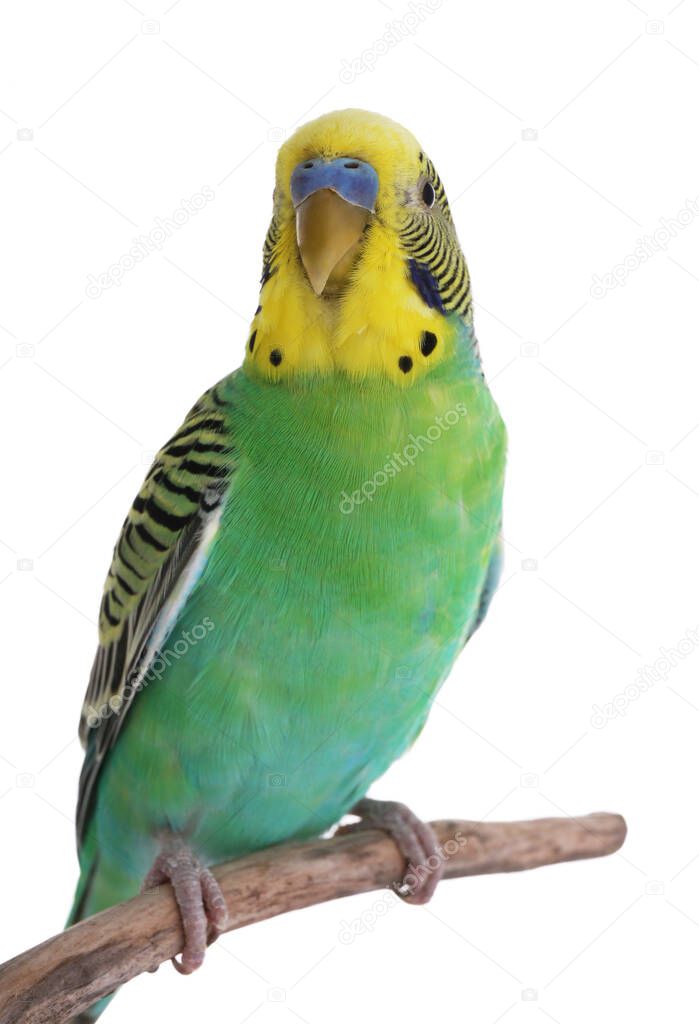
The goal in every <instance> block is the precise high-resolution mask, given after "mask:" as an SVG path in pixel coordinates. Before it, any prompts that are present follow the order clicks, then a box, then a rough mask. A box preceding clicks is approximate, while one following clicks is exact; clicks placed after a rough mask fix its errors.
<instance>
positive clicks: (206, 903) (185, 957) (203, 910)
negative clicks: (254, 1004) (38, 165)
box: [141, 836, 228, 974]
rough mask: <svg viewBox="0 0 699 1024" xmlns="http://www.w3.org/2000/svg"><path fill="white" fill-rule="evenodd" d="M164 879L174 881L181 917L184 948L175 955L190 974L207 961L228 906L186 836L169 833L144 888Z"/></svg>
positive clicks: (179, 967) (177, 965)
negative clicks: (190, 846) (206, 958)
mask: <svg viewBox="0 0 699 1024" xmlns="http://www.w3.org/2000/svg"><path fill="white" fill-rule="evenodd" d="M163 882H170V884H171V885H172V888H173V891H174V894H175V899H176V900H177V906H178V907H179V911H180V917H181V919H182V930H183V932H184V948H183V949H182V953H181V955H180V959H179V960H177V958H176V957H173V958H172V963H173V966H174V967H175V968H176V970H177V971H179V973H180V974H191V973H192V971H196V969H197V968H198V967H201V965H202V963H203V962H204V955H205V953H206V947H207V945H208V944H209V943H211V942H214V940H215V939H217V938H218V936H219V935H220V934H221V932H223V931H224V930H225V928H226V925H227V923H228V910H227V908H226V901H225V899H224V898H223V893H222V892H221V887H220V886H219V884H218V882H217V881H216V879H215V878H214V876H213V874H212V873H211V871H209V869H208V868H207V867H205V866H204V865H203V864H202V863H201V862H200V861H199V860H198V858H197V857H196V856H195V855H194V854H193V853H192V851H191V849H190V848H189V846H188V845H187V844H186V843H185V842H184V840H183V839H181V838H179V837H177V836H169V837H168V838H167V839H166V840H165V841H164V842H163V845H162V848H161V850H160V853H159V854H158V856H157V857H156V858H155V860H154V862H153V866H152V867H151V869H150V871H149V872H148V874H147V876H146V878H145V881H144V882H143V886H142V889H141V891H142V892H145V891H147V890H148V889H152V888H154V887H155V886H158V885H162V883H163Z"/></svg>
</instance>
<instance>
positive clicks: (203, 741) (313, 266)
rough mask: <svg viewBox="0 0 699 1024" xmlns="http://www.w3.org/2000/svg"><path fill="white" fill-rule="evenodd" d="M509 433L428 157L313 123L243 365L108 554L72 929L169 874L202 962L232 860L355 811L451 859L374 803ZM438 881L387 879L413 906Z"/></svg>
mask: <svg viewBox="0 0 699 1024" xmlns="http://www.w3.org/2000/svg"><path fill="white" fill-rule="evenodd" d="M505 448H506V438H505V429H504V426H503V423H502V420H501V418H500V415H499V413H498V409H497V407H496V405H495V403H494V401H493V399H492V397H491V395H490V392H489V390H488V387H487V385H486V383H485V381H484V377H483V373H482V370H481V363H480V356H479V351H478V346H477V343H476V339H475V336H474V332H473V325H472V301H471V286H470V280H469V275H468V270H467V267H466V262H465V260H464V256H463V254H462V251H461V248H460V245H459V242H458V239H457V235H456V231H455V228H454V224H453V221H452V217H451V213H450V210H449V206H448V203H447V198H446V194H445V191H444V187H443V185H442V183H441V181H440V178H439V176H438V175H437V172H436V170H435V168H434V165H433V164H432V162H431V161H430V160H429V158H428V157H427V156H426V154H425V153H424V152H423V151H422V149H421V148H420V146H419V144H418V142H417V141H416V140H415V138H414V137H413V136H412V135H411V134H410V133H409V132H408V131H406V130H405V129H404V128H402V127H401V126H400V125H398V124H396V123H394V122H393V121H390V120H388V119H387V118H385V117H382V116H379V115H377V114H372V113H367V112H365V111H361V110H344V111H339V112H336V113H332V114H327V115H324V116H323V117H320V118H318V119H316V120H314V121H312V122H311V123H309V124H307V125H305V126H303V127H302V128H301V129H299V131H297V132H296V133H295V134H294V135H293V137H292V138H290V139H289V140H288V141H287V142H285V144H284V145H283V146H282V147H281V149H280V152H279V156H278V161H277V173H276V187H275V192H274V210H273V216H272V222H271V225H270V228H269V231H268V234H267V237H266V240H265V245H264V254H263V273H262V285H261V292H260V298H259V305H258V307H257V310H256V312H255V315H254V318H253V320H252V324H251V328H250V332H249V334H248V336H247V339H246V351H245V359H244V363H243V366H242V367H241V368H240V369H238V370H236V371H235V372H233V373H231V374H230V375H229V376H227V377H224V379H223V380H221V381H219V382H218V383H217V384H216V385H214V386H213V387H212V388H210V389H209V390H208V391H207V392H206V393H205V394H204V395H203V396H202V398H200V399H199V401H198V402H197V403H196V405H194V406H193V408H192V409H191V410H190V412H189V413H188V414H187V416H186V418H185V420H184V422H183V423H182V425H181V426H180V427H179V429H178V430H177V431H176V432H175V433H174V435H173V436H172V437H171V439H170V440H169V441H168V442H167V444H166V445H165V446H164V447H163V448H162V449H161V450H160V451H159V452H158V454H157V455H156V457H155V461H154V462H153V465H152V467H151V468H150V471H149V472H148V475H147V477H146V479H145V481H144V483H143V485H142V487H141V489H140V491H139V493H138V495H137V497H136V499H135V501H134V502H133V505H132V506H131V509H130V510H129V513H128V515H127V517H126V520H125V522H124V525H123V528H122V530H121V534H120V536H119V538H118V540H117V543H116V547H115V548H114V553H113V557H112V562H111V567H110V569H109V574H108V576H107V580H106V584H105V588H104V594H103V598H102V604H101V609H100V623H99V646H98V649H97V654H96V657H95V661H94V665H93V668H92V673H91V676H90V681H89V685H88V689H87V695H86V698H85V703H84V707H83V712H82V719H81V725H80V735H81V739H82V742H83V744H84V747H85V761H84V766H83V770H82V774H81V778H80V792H79V799H78V812H77V827H78V849H79V859H80V871H81V873H80V879H79V882H78V886H77V891H76V895H75V901H74V904H73V908H72V911H71V914H70V918H69V922H68V923H69V924H73V923H75V922H76V921H79V920H81V919H82V918H85V917H87V916H88V915H91V914H94V913H96V912H97V911H100V910H103V909H104V908H106V907H109V906H112V905H113V904H115V903H117V902H119V901H122V900H125V899H128V898H130V897H132V896H134V895H136V894H137V893H138V892H139V890H140V889H141V888H142V887H151V886H153V885H157V884H159V883H161V882H165V881H168V882H170V883H171V884H172V886H173V889H174V893H175V896H176V899H177V902H178V906H179V909H180V913H181V917H182V925H183V932H184V937H185V942H184V949H183V951H182V953H181V959H180V960H179V961H175V965H176V966H177V967H178V969H179V970H180V971H182V972H183V973H189V972H191V971H193V970H194V969H195V968H197V967H198V966H199V965H200V964H201V963H202V961H203V958H204V952H205V948H206V945H207V941H211V940H212V939H213V938H214V937H215V936H216V935H217V934H219V933H220V931H221V930H222V929H223V928H225V925H226V917H227V910H226V906H225V902H224V900H223V897H222V894H221V891H220V889H219V887H218V885H217V883H216V881H215V879H214V876H213V875H212V873H211V872H210V870H209V866H210V865H212V864H214V863H216V862H219V861H223V860H228V859H230V858H233V857H239V856H241V855H243V854H247V853H250V852H251V851H253V850H257V849H259V848H261V847H265V846H269V845H271V844H274V843H280V842H283V841H284V840H289V839H302V838H304V837H311V836H318V835H320V834H322V833H323V832H325V831H326V830H327V829H329V828H330V827H331V826H332V825H333V824H335V823H336V822H338V821H339V820H340V819H341V818H342V817H343V815H345V814H347V813H354V814H355V815H357V816H358V817H359V819H360V821H359V822H358V825H359V826H360V827H361V826H362V825H364V826H366V825H367V824H369V825H373V826H374V827H381V828H385V829H386V830H387V831H388V832H389V834H390V835H392V836H393V838H394V839H395V841H396V843H397V844H398V846H399V848H400V850H401V852H402V853H403V855H404V856H405V859H406V862H407V863H408V864H409V865H412V866H413V867H414V866H416V865H419V864H424V863H425V862H426V861H427V859H428V858H430V857H431V856H432V855H433V854H434V853H435V851H436V849H437V843H436V838H435V835H434V833H433V832H432V830H431V829H430V827H429V826H428V825H426V824H424V823H423V822H421V821H420V820H419V819H418V818H417V817H416V816H415V815H414V814H412V813H411V812H410V811H409V810H408V808H407V807H406V806H404V805H403V804H399V803H393V802H381V801H377V800H373V799H370V798H368V797H367V795H366V794H367V791H368V789H369V787H370V786H371V784H372V782H373V781H374V780H375V779H377V778H378V777H379V776H380V775H381V774H382V773H384V772H385V771H386V769H387V768H388V767H389V765H390V764H391V763H392V762H393V761H394V760H395V759H396V758H397V757H399V756H400V755H401V754H403V753H404V752H405V751H406V750H407V749H408V748H409V747H410V745H411V744H412V743H413V741H414V740H415V738H416V737H417V735H418V734H419V732H420V730H421V729H422V727H423V725H424V723H425V720H426V718H427V715H428V713H429V710H430V706H431V703H432V701H433V699H434V697H435V695H436V693H437V691H438V689H439V687H440V685H441V684H442V682H443V681H444V679H445V678H446V676H447V674H448V673H449V671H450V669H451V667H452V665H453V664H454V661H455V659H456V658H457V656H458V654H459V652H460V651H461V649H462V648H463V646H464V644H465V642H466V641H467V640H468V638H469V637H470V636H471V635H472V633H473V631H474V630H475V629H476V627H477V626H478V625H479V624H480V622H481V621H482V619H483V616H484V615H485V612H486V610H487V607H488V603H489V601H490V598H491V596H492V594H493V591H494V589H495V586H496V584H497V580H498V576H499V571H500V562H501V543H500V523H501V503H502V488H503V476H504V465H505ZM416 875H417V876H419V877H416ZM439 876H440V870H439V869H437V870H432V871H430V872H421V873H415V872H413V873H412V874H411V876H410V877H411V878H412V881H411V882H410V883H408V881H407V876H406V879H404V882H403V884H402V885H400V880H397V884H399V891H400V892H401V894H402V895H403V896H404V897H405V898H406V899H407V900H409V901H411V902H414V903H422V902H425V901H426V900H427V899H429V898H430V896H431V895H432V892H433V891H434V888H435V886H436V884H437V882H438V880H439ZM106 1001H107V999H106V998H105V999H103V1000H101V1001H100V1002H99V1003H96V1004H95V1005H94V1006H92V1007H91V1008H90V1009H89V1010H87V1011H86V1012H85V1013H84V1014H82V1015H81V1016H80V1017H79V1018H76V1019H78V1020H81V1021H83V1022H86V1021H93V1020H95V1019H96V1017H97V1016H98V1015H99V1013H100V1012H101V1010H102V1009H103V1008H104V1005H105V1003H106Z"/></svg>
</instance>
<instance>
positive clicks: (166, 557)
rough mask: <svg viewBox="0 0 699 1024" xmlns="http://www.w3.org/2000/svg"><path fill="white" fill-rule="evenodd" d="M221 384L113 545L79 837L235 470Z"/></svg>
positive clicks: (85, 717) (93, 677) (88, 702)
mask: <svg viewBox="0 0 699 1024" xmlns="http://www.w3.org/2000/svg"><path fill="white" fill-rule="evenodd" d="M226 390H227V389H226V382H225V381H223V382H221V383H219V384H217V385H216V386H215V387H213V388H211V389H210V390H209V391H207V392H206V394H204V395H203V397H202V398H201V399H200V400H199V401H198V402H197V404H196V405H195V406H194V407H193V408H192V409H191V410H190V412H189V413H188V414H187V416H186V418H185V420H184V422H183V424H182V426H181V427H180V428H179V429H178V430H177V432H176V433H175V434H174V435H173V437H171V438H170V440H169V441H168V442H167V444H166V445H164V447H163V448H161V450H160V451H159V452H158V454H157V455H156V457H155V460H154V462H153V465H152V466H151V468H150V470H149V472H148V474H147V476H146V479H145V480H144V482H143V485H142V486H141V489H140V490H139V492H138V494H137V495H136V498H135V499H134V502H133V504H132V506H131V509H130V510H129V514H128V515H127V517H126V519H125V521H124V524H123V526H122V529H121V533H120V535H119V538H118V540H117V543H116V545H115V547H114V553H113V556H112V563H111V565H110V568H109V572H108V574H107V579H106V582H105V586H104V592H103V596H102V604H101V608H100V621H99V646H98V648H97V653H96V655H95V660H94V662H93V666H92V671H91V673H90V681H89V683H88V687H87V693H86V695H85V701H84V704H83V709H82V715H81V720H80V738H81V741H82V743H83V745H84V746H85V747H86V755H85V762H84V765H83V770H82V774H81V777H80V790H79V795H78V822H77V824H78V836H79V837H80V836H81V835H82V834H83V832H84V829H85V826H86V823H87V821H88V820H89V817H90V814H91V809H92V805H93V800H94V794H95V783H96V781H97V778H98V775H99V772H100V769H101V766H102V764H103V762H104V758H105V756H106V754H107V752H108V751H109V750H110V749H111V747H112V746H113V745H114V742H115V741H116V738H117V735H118V733H119V731H120V729H121V727H122V725H123V723H124V719H125V717H126V714H127V712H128V710H129V708H130V706H131V704H132V703H133V701H134V699H135V697H136V695H137V693H138V692H139V690H140V689H141V688H142V683H143V678H144V676H145V674H146V672H147V670H148V666H149V665H150V664H151V663H152V661H153V658H154V657H155V656H156V655H157V653H158V650H159V649H160V647H161V645H162V643H163V642H164V641H165V639H166V638H167V635H168V633H169V631H170V630H171V628H172V626H173V624H174V622H175V620H176V618H177V615H178V613H179V611H180V610H181V608H182V606H183V604H184V602H185V601H186V598H187V595H188V593H189V592H190V591H191V589H192V587H193V586H194V585H195V583H196V580H197V578H198V576H199V575H200V573H201V571H202V569H203V566H204V564H205V562H206V553H207V550H208V547H209V545H210V543H211V541H212V539H213V536H214V534H215V532H216V529H217V528H218V522H219V519H220V515H221V512H222V509H223V502H224V499H225V495H226V493H227V489H228V485H229V483H230V478H231V475H232V473H233V471H234V469H235V452H234V449H233V445H232V443H231V439H230V434H229V430H228V408H227V407H228V403H227V401H226V398H225V393H226Z"/></svg>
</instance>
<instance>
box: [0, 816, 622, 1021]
mask: <svg viewBox="0 0 699 1024" xmlns="http://www.w3.org/2000/svg"><path fill="white" fill-rule="evenodd" d="M432 824H433V827H434V829H435V831H436V832H437V835H438V838H439V841H440V844H441V847H442V852H443V859H444V860H445V878H460V877H462V876H465V875H483V874H492V873H495V872H502V871H523V870H526V869H528V868H535V867H540V866H542V865H544V864H555V863H558V862H561V861H570V860H578V859H581V858H587V857H602V856H605V855H606V854H610V853H614V852H615V851H616V850H618V849H619V847H620V846H621V845H622V843H623V842H624V839H625V837H626V824H625V822H624V819H623V818H622V817H620V816H619V815H616V814H590V815H587V816H586V817H581V818H543V819H540V820H539V821H513V822H493V823H489V822H473V821H457V820H454V821H437V822H433V823H432ZM423 869H424V870H429V865H427V866H424V867H423V868H420V869H418V870H423ZM404 870H405V864H404V861H403V859H402V857H401V855H400V854H399V852H398V850H397V848H396V846H395V845H394V843H393V841H392V840H391V839H389V838H388V837H387V836H386V835H385V834H384V833H382V832H377V831H373V830H369V829H367V830H366V831H359V832H354V833H349V834H346V835H339V836H336V837H334V838H332V839H320V840H314V841H313V842H308V843H302V844H293V845H284V846H277V847H271V848H269V849H267V850H262V851H261V852H259V853H255V854H253V855H252V856H249V857H245V858H242V859H241V860H237V861H231V862H229V863H227V864H221V865H220V866H219V867H217V868H216V869H215V870H214V874H215V875H216V877H217V879H218V881H219V883H220V885H221V888H222V890H223V894H224V896H225V898H226V903H227V905H228V909H229V915H230V920H229V930H233V929H235V928H243V927H245V926H246V925H249V924H253V923H255V922H256V921H263V920H265V919H266V918H270V917H275V916H276V915H277V914H285V913H288V911H290V910H298V909H300V908H302V907H308V906H312V905H313V904H316V903H323V902H325V901H327V900H334V899H338V898H339V897H341V896H350V895H352V894H356V893H363V892H369V891H371V890H374V889H380V888H384V887H386V886H390V885H391V883H392V882H394V881H395V880H396V879H399V878H400V877H401V876H402V873H403V872H404ZM182 941H183V940H182V931H181V928H180V921H179V914H178V911H177V906H176V904H175V900H174V897H173V894H172V889H171V888H170V886H169V885H163V886H160V887H159V888H158V889H157V890H155V891H153V892H149V893H146V894H144V895H142V896H137V897H136V898H135V899H132V900H129V901H128V902H127V903H122V904H119V905H118V906H115V907H112V908H111V909H109V910H105V911H103V912H102V913H101V914H96V915H95V916H94V917H91V918H88V919H87V920H86V921H81V922H80V923H79V924H76V925H74V926H73V927H72V928H70V929H68V931H66V932H62V933H60V934H59V935H56V936H54V937H53V938H51V939H48V940H47V941H46V942H42V943H41V944H40V945H38V946H35V947H34V948H33V949H30V950H28V951H27V952H26V953H22V954H20V956H17V957H15V958H14V959H13V960H8V961H7V963H5V964H3V965H2V966H0V1024H49V1022H51V1024H61V1022H63V1021H65V1020H67V1019H68V1018H69V1017H70V1016H72V1015H73V1014H76V1013H78V1012H79V1011H80V1010H83V1009H85V1008H86V1007H87V1006H89V1005H90V1004H91V1003H93V1002H94V1001H95V1000H96V999H99V998H101V996H103V995H106V994H107V993H109V992H111V991H113V990H114V989H115V988H117V987H118V986H119V985H122V984H123V983H124V982H126V981H128V980H129V979H130V978H134V977H136V975H138V974H141V972H143V971H152V970H154V969H155V968H156V967H157V966H158V965H159V964H161V963H162V962H163V961H165V960H168V959H170V958H171V957H173V956H175V954H176V953H178V952H179V951H180V950H181V948H182Z"/></svg>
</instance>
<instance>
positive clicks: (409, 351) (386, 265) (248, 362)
mask: <svg viewBox="0 0 699 1024" xmlns="http://www.w3.org/2000/svg"><path fill="white" fill-rule="evenodd" d="M372 257H373V258H372ZM464 357H469V358H472V359H476V360H477V352H476V349H475V345H474V343H473V331H472V327H471V325H470V324H466V323H464V321H463V320H462V319H461V318H460V317H458V316H457V315H453V314H452V315H447V316H445V315H444V314H443V313H441V312H439V311H438V310H437V309H435V308H430V306H429V305H427V303H426V302H425V301H424V299H423V298H422V297H421V296H420V294H419V292H418V290H417V289H416V287H415V284H414V283H413V281H412V280H411V277H410V273H409V268H408V267H407V265H406V262H405V259H404V257H402V256H401V255H400V254H399V253H395V252H393V251H392V250H391V249H390V248H389V247H385V248H384V250H383V251H379V253H378V254H375V253H372V254H368V255H365V257H364V258H363V259H362V262H361V273H359V272H358V273H356V274H353V275H352V276H351V278H350V281H349V283H348V286H347V288H346V289H345V291H344V292H342V293H340V294H338V295H335V296H333V297H331V298H326V297H323V296H317V295H316V294H315V293H314V292H313V290H312V289H311V288H310V286H309V284H308V281H307V280H306V277H305V275H304V273H303V270H302V269H301V267H300V265H299V263H298V261H297V260H296V259H294V258H293V257H292V254H290V255H289V258H287V259H286V260H284V259H281V260H280V261H279V263H278V264H277V266H276V268H275V269H274V272H273V273H272V274H271V275H270V277H269V278H268V280H266V281H265V282H264V283H263V287H262V291H261V295H260V305H259V307H258V310H257V312H256V314H255V317H254V318H253V321H252V324H251V326H250V333H249V337H248V343H247V348H246V353H245V368H246V371H247V372H248V373H250V374H251V375H252V376H257V377H260V376H261V377H263V378H266V379H267V380H270V381H280V382H283V381H285V380H288V379H289V378H290V377H298V376H314V377H315V376H318V375H325V374H333V373H337V372H340V373H343V374H348V375H350V376H351V377H354V378H358V379H366V378H370V377H379V378H383V379H385V380H387V381H390V382H393V383H394V384H396V385H399V386H401V387H410V386H412V385H413V384H414V383H415V382H416V381H418V380H421V379H422V378H423V377H425V376H426V375H428V374H429V373H430V372H431V371H432V370H434V369H435V368H436V367H437V366H439V365H441V364H442V362H444V361H445V360H449V359H460V358H464Z"/></svg>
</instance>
